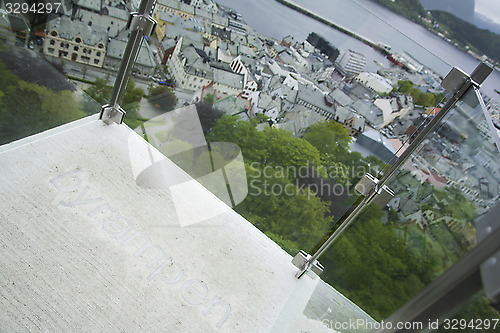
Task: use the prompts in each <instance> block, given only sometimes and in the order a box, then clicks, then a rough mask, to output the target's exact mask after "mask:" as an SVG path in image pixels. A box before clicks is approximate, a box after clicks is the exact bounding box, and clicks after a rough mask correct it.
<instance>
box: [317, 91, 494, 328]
mask: <svg viewBox="0 0 500 333" xmlns="http://www.w3.org/2000/svg"><path fill="white" fill-rule="evenodd" d="M436 112H439V109H434V108H432V109H429V110H428V112H427V113H424V114H423V119H415V120H414V122H415V125H416V126H414V128H415V130H417V131H418V129H421V127H420V126H419V124H421V123H422V122H423V123H424V124H425V123H426V122H428V121H429V120H430V119H431V118H432V117H433V116H434V114H435V113H436ZM490 121H491V119H490V118H488V117H485V113H483V110H482V109H481V105H480V103H478V100H477V97H476V94H475V92H474V90H471V91H469V92H468V93H467V95H466V96H464V98H463V101H460V102H459V103H458V104H457V105H456V106H455V107H454V108H453V109H452V110H451V112H450V113H449V114H448V115H447V116H446V117H445V119H444V121H443V122H442V123H441V124H440V126H439V128H438V130H437V131H436V132H435V133H433V134H432V135H431V136H430V137H429V138H428V139H427V140H426V141H425V142H424V143H423V144H422V145H421V146H420V147H419V149H418V150H417V151H416V153H415V154H413V155H412V156H411V158H410V159H409V160H408V161H407V162H406V163H405V164H404V165H403V167H402V168H401V170H400V171H399V172H398V174H397V175H396V177H395V178H394V180H393V181H392V182H391V184H390V187H391V189H392V190H393V191H394V192H395V197H394V198H393V199H392V200H391V201H390V202H389V204H388V205H387V207H385V208H383V209H381V208H380V207H377V206H375V205H371V206H370V207H368V208H366V209H365V211H364V212H363V213H362V214H361V215H360V216H359V217H358V219H357V221H355V222H354V224H353V226H352V227H351V228H350V229H349V230H348V231H346V232H345V234H344V235H343V236H341V237H340V239H339V240H338V241H337V242H336V243H335V244H334V245H333V246H332V247H331V248H330V249H329V251H328V252H327V253H326V254H325V255H323V257H322V258H321V259H320V261H321V263H322V264H323V265H324V266H325V271H324V273H323V274H322V275H321V277H322V279H323V280H324V281H325V282H327V283H329V284H331V285H332V286H334V287H335V288H336V289H337V290H339V291H340V292H341V293H342V294H343V295H345V296H347V297H348V298H349V299H350V300H351V301H353V302H354V303H356V304H357V305H358V306H360V307H361V308H362V309H363V310H364V311H366V312H367V313H368V314H369V315H371V316H373V318H374V319H376V320H378V321H381V320H383V319H384V318H387V317H388V316H389V315H390V314H392V313H393V312H394V311H395V310H397V309H398V308H399V307H401V306H402V305H403V304H404V303H406V302H407V301H408V300H410V299H411V298H412V297H414V296H415V295H416V294H417V293H418V292H420V291H421V290H422V289H423V288H424V287H425V286H426V285H427V284H429V283H430V282H431V281H432V280H434V279H435V278H436V277H437V276H439V275H440V274H441V273H442V272H444V271H445V270H446V269H447V268H448V267H450V266H451V265H452V264H453V263H455V262H456V261H457V260H458V259H459V258H460V257H461V256H463V255H464V254H465V253H467V252H468V251H469V250H470V249H472V248H473V247H474V246H475V245H476V244H477V240H476V231H475V228H474V222H475V221H477V219H478V218H480V217H481V216H482V215H483V214H484V213H485V212H487V211H488V210H489V209H491V208H492V206H494V205H495V204H496V203H497V202H498V197H499V192H498V190H499V184H500V172H499V171H500V169H499V166H500V154H499V150H498V148H497V146H496V144H495V135H496V133H494V132H493V133H492V132H490V128H491V127H490V126H489V122H490ZM411 134H415V133H411ZM411 139H412V138H410V141H411ZM323 310H326V307H323ZM475 311H476V312H477V311H479V312H481V311H482V310H481V309H480V307H479V306H478V307H477V308H474V307H473V308H470V309H469V315H470V316H472V315H473V314H476V312H475ZM479 312H477V314H478V315H479ZM495 316H496V317H495V318H499V317H498V313H496V315H495Z"/></svg>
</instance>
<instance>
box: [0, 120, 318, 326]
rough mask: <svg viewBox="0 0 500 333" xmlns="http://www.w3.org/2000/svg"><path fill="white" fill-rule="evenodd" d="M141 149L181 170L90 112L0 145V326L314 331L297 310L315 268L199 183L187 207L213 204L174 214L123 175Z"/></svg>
mask: <svg viewBox="0 0 500 333" xmlns="http://www.w3.org/2000/svg"><path fill="white" fill-rule="evenodd" d="M152 160H154V161H161V163H162V172H165V174H166V175H168V176H169V177H171V178H175V179H173V180H172V179H170V181H172V182H173V183H179V179H181V180H183V179H188V178H189V177H188V176H187V175H186V174H185V173H184V172H183V171H182V170H180V169H179V168H178V167H177V166H175V165H174V164H173V163H171V162H170V161H169V160H167V159H166V158H164V157H162V155H161V154H159V153H158V152H157V151H156V150H155V149H154V148H152V147H151V146H149V144H148V143H147V142H145V141H144V140H143V139H142V138H140V137H139V136H138V135H137V134H136V133H135V132H133V131H132V130H130V129H129V128H128V127H126V126H124V125H110V126H106V125H104V124H103V123H102V122H101V121H99V120H98V119H97V118H96V116H92V117H88V118H85V119H82V120H78V121H75V122H73V123H70V124H67V125H64V126H61V127H59V128H56V129H53V130H50V131H47V132H44V133H41V134H38V135H35V136H32V137H29V138H26V139H23V140H20V141H17V142H14V143H11V144H8V145H5V146H2V147H0V172H1V178H2V180H1V182H0V220H1V221H0V246H1V252H2V255H1V256H0V331H1V332H26V331H32V332H144V331H149V332H211V331H213V332H269V331H273V332H316V331H319V332H323V331H327V329H326V328H325V327H323V326H322V325H318V323H319V322H318V321H314V320H311V319H308V318H306V317H305V316H304V315H303V309H304V306H305V304H306V303H307V301H308V300H309V298H310V296H311V294H312V293H313V291H314V288H315V287H316V285H317V284H318V281H319V279H318V278H317V277H315V276H314V275H313V274H311V275H309V276H306V277H305V278H303V279H301V280H297V279H295V278H294V274H295V272H296V269H295V267H294V266H293V265H292V264H291V257H290V256H289V255H288V254H286V253H285V252H284V251H283V250H282V249H281V248H279V247H278V246H277V245H276V244H275V243H274V242H272V241H271V240H270V239H269V238H267V237H266V236H265V235H264V234H263V233H261V232H260V231H259V230H257V229H256V228H255V227H254V226H253V225H251V224H250V223H249V222H248V221H246V220H245V219H244V218H242V217H241V216H239V215H238V214H237V213H235V212H234V211H232V210H230V209H229V208H228V207H227V206H225V204H223V203H222V202H221V201H219V200H218V199H217V198H215V197H214V196H213V195H212V194H211V193H210V192H209V191H207V190H206V189H205V188H204V187H202V186H201V185H199V184H198V185H192V184H191V186H189V187H187V189H186V192H185V193H183V194H184V197H185V199H186V200H193V198H196V200H201V201H203V202H193V206H192V207H193V209H192V210H193V216H194V217H196V218H199V216H198V215H199V214H200V211H203V210H206V209H207V204H206V203H205V204H204V202H210V205H208V206H209V208H208V209H213V210H214V212H217V214H215V213H214V214H212V215H214V216H212V217H210V218H209V219H207V220H204V221H202V222H199V223H194V224H189V223H184V224H183V223H179V220H178V217H177V213H176V206H175V205H174V204H173V199H172V193H171V192H170V190H169V189H168V187H167V188H161V186H159V187H160V188H153V189H152V188H147V187H144V186H142V185H141V186H140V185H138V182H137V181H136V180H137V179H136V178H137V169H136V170H133V169H134V168H137V167H139V168H144V165H147V163H148V161H152ZM153 171H154V170H153ZM146 176H147V177H150V178H151V179H152V181H153V182H154V181H156V179H155V177H158V175H156V174H147V175H146ZM151 179H149V181H150V182H151ZM206 200H208V201H206ZM198 207H199V208H198ZM210 207H212V208H210Z"/></svg>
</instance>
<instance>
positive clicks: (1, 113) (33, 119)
mask: <svg viewBox="0 0 500 333" xmlns="http://www.w3.org/2000/svg"><path fill="white" fill-rule="evenodd" d="M0 88H1V94H0V128H1V130H0V143H7V142H10V141H13V140H17V139H20V138H23V137H26V136H28V135H32V134H35V133H38V132H41V131H44V130H47V129H49V128H52V127H55V126H59V125H62V124H65V123H67V122H70V121H73V120H75V119H79V118H82V117H84V116H85V113H84V112H83V111H82V108H81V105H80V102H79V101H78V100H77V99H75V98H74V95H73V94H72V93H71V91H69V90H63V91H60V92H56V91H53V90H51V89H49V88H47V87H45V86H41V85H38V84H36V83H30V82H26V81H24V80H21V79H20V78H19V77H18V76H17V75H15V74H13V73H12V72H11V71H10V70H8V69H7V68H6V66H5V64H4V63H3V62H2V61H0Z"/></svg>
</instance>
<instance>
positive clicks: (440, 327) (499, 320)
mask: <svg viewBox="0 0 500 333" xmlns="http://www.w3.org/2000/svg"><path fill="white" fill-rule="evenodd" d="M499 325H500V313H499V312H498V310H497V309H495V308H494V307H493V306H492V305H491V302H490V301H489V300H488V298H487V297H486V296H485V295H484V292H480V293H478V294H476V295H474V296H472V297H471V298H470V299H469V300H468V301H467V302H464V303H463V304H462V305H461V306H460V307H459V308H458V309H456V310H455V311H454V312H453V313H451V314H449V315H448V316H446V317H444V318H440V319H439V320H434V321H432V322H431V323H430V325H429V326H430V329H431V330H430V331H431V332H436V333H445V332H446V333H448V332H453V331H460V332H466V333H469V332H479V331H482V332H500V326H499Z"/></svg>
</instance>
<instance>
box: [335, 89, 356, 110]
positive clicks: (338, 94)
mask: <svg viewBox="0 0 500 333" xmlns="http://www.w3.org/2000/svg"><path fill="white" fill-rule="evenodd" d="M329 95H330V97H331V98H333V99H334V100H335V102H337V103H338V104H340V105H342V106H348V105H351V104H352V103H354V101H353V100H352V98H350V97H349V96H347V95H346V94H345V93H344V92H343V91H342V90H340V89H339V88H335V89H333V91H332V92H331V93H330V94H329Z"/></svg>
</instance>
